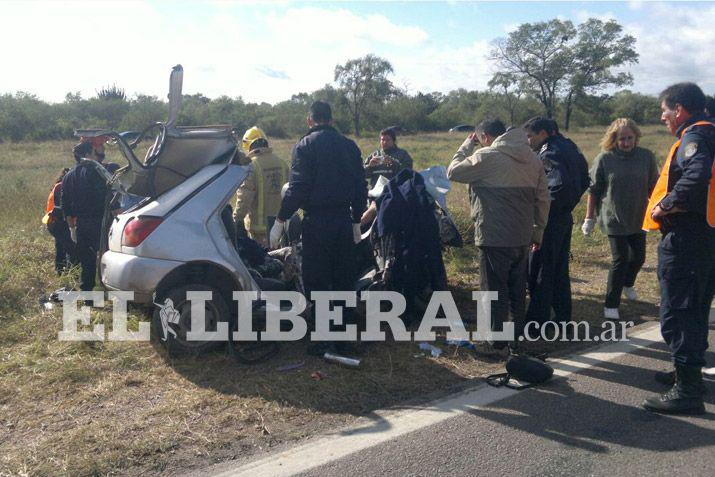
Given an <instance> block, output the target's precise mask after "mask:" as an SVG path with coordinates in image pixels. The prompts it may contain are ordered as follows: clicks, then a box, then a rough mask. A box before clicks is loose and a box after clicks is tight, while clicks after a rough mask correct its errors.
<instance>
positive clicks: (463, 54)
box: [392, 41, 493, 93]
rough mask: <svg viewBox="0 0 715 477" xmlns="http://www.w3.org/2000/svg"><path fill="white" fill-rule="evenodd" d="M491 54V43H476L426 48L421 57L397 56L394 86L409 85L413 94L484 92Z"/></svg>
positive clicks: (489, 76) (489, 73)
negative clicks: (465, 90)
mask: <svg viewBox="0 0 715 477" xmlns="http://www.w3.org/2000/svg"><path fill="white" fill-rule="evenodd" d="M488 53H489V42H487V41H477V42H474V43H472V44H471V45H468V46H464V47H446V48H445V47H438V48H437V47H431V48H427V49H425V50H423V51H421V52H420V54H419V57H396V58H394V59H393V60H392V62H393V66H394V67H395V72H396V75H395V77H396V81H395V83H396V84H398V85H403V84H405V83H406V84H408V85H409V90H410V92H411V93H416V92H417V91H421V92H423V93H428V92H432V91H443V92H447V91H450V90H454V89H458V88H466V89H470V90H471V89H485V88H486V87H487V83H488V82H489V79H490V78H491V77H492V74H493V70H492V66H491V64H490V62H489V61H488V60H487V55H488Z"/></svg>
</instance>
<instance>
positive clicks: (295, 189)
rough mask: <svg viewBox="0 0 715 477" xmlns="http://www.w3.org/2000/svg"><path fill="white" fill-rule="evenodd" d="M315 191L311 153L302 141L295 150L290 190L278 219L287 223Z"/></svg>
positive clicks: (291, 168) (286, 194) (291, 166)
mask: <svg viewBox="0 0 715 477" xmlns="http://www.w3.org/2000/svg"><path fill="white" fill-rule="evenodd" d="M312 189H313V176H312V174H311V171H310V151H309V150H308V145H307V144H306V143H305V142H304V140H302V141H301V142H299V143H298V144H296V145H295V147H294V148H293V153H292V160H291V165H290V180H289V182H288V190H286V193H285V197H283V202H282V203H281V208H280V210H279V211H278V216H277V219H278V220H281V221H284V222H285V221H286V220H288V219H290V218H291V217H292V216H293V214H295V213H296V212H297V211H298V209H300V207H301V206H302V205H303V204H306V203H307V202H308V199H309V198H310V192H311V190H312Z"/></svg>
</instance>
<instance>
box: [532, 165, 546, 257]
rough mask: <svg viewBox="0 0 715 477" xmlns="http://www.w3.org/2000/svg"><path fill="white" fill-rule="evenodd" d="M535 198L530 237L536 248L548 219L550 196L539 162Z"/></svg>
mask: <svg viewBox="0 0 715 477" xmlns="http://www.w3.org/2000/svg"><path fill="white" fill-rule="evenodd" d="M535 198H536V200H535V202H534V232H533V234H532V237H531V243H532V248H533V246H534V245H536V248H537V249H538V247H539V245H540V244H541V241H542V239H543V237H544V229H546V222H547V221H548V220H549V208H550V207H551V196H549V188H548V186H547V185H546V174H545V173H544V168H543V167H541V164H539V179H538V181H537V183H536V197H535Z"/></svg>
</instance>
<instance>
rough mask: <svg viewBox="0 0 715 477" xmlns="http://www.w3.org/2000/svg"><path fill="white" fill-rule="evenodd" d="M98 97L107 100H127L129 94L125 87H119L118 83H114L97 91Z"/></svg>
mask: <svg viewBox="0 0 715 477" xmlns="http://www.w3.org/2000/svg"><path fill="white" fill-rule="evenodd" d="M97 98H98V99H102V100H105V101H126V100H127V95H126V93H125V92H124V90H123V89H121V88H117V85H114V84H113V85H112V86H105V87H104V88H102V89H100V90H99V91H97Z"/></svg>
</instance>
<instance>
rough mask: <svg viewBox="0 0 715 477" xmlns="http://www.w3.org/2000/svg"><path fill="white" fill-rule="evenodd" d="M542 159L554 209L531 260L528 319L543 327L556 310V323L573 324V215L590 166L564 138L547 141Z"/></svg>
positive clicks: (557, 136) (559, 136)
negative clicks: (568, 322)
mask: <svg viewBox="0 0 715 477" xmlns="http://www.w3.org/2000/svg"><path fill="white" fill-rule="evenodd" d="M539 159H541V161H542V163H543V164H544V169H545V171H546V179H547V181H548V186H549V194H550V195H551V207H550V209H549V220H548V222H547V224H546V229H545V230H544V237H543V240H542V242H541V246H540V248H539V250H537V251H536V252H534V253H532V254H531V257H530V258H529V279H528V286H529V294H530V297H531V301H530V302H529V309H528V310H527V315H526V318H527V321H537V322H539V323H544V322H545V321H548V320H549V318H550V315H551V309H552V308H553V309H554V313H555V315H556V321H562V322H566V321H570V320H571V279H570V278H569V250H570V248H571V229H572V228H573V216H572V215H571V211H572V210H573V209H574V207H576V205H577V204H578V202H579V200H580V199H581V196H582V195H583V193H584V192H585V191H586V189H587V188H588V185H589V182H590V178H589V175H588V163H587V162H586V158H585V157H583V154H581V151H580V150H579V149H578V147H577V146H576V144H574V142H573V141H571V140H570V139H568V138H566V137H564V136H562V135H561V134H556V135H554V136H551V137H549V138H548V139H547V141H546V143H544V145H543V147H542V148H541V151H540V152H539Z"/></svg>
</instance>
